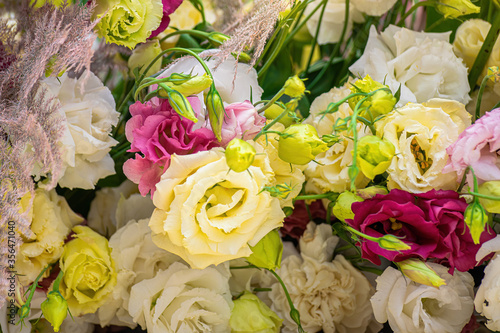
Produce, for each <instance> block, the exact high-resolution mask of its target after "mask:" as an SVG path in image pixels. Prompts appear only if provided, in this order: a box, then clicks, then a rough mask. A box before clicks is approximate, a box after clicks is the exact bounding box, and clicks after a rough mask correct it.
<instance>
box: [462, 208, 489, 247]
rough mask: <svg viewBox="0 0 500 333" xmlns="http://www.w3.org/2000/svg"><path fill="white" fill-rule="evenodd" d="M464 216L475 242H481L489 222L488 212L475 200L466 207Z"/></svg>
mask: <svg viewBox="0 0 500 333" xmlns="http://www.w3.org/2000/svg"><path fill="white" fill-rule="evenodd" d="M464 218H465V224H467V226H468V227H469V231H470V234H471V236H472V240H473V241H474V244H479V238H480V237H481V234H482V233H483V231H484V227H485V226H486V222H488V214H487V213H486V211H485V210H484V208H483V206H481V204H480V203H478V202H473V203H471V204H470V205H469V206H467V209H465V213H464Z"/></svg>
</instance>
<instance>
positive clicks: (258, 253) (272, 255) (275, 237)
mask: <svg viewBox="0 0 500 333" xmlns="http://www.w3.org/2000/svg"><path fill="white" fill-rule="evenodd" d="M250 249H251V250H252V254H251V255H250V256H249V257H248V258H247V261H248V262H249V263H251V264H252V265H255V266H257V267H260V268H267V269H271V270H274V269H276V268H280V266H281V256H282V255H283V243H282V242H281V237H280V235H279V232H278V229H274V230H272V231H271V232H269V233H268V234H267V235H265V236H264V238H262V239H261V240H260V241H259V242H258V243H257V244H255V246H250Z"/></svg>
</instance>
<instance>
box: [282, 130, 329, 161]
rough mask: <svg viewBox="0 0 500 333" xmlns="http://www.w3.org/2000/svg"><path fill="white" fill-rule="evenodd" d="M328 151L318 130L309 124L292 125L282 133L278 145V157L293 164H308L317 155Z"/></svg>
mask: <svg viewBox="0 0 500 333" xmlns="http://www.w3.org/2000/svg"><path fill="white" fill-rule="evenodd" d="M327 150H328V146H327V145H326V143H324V142H323V141H321V139H320V138H319V137H318V132H317V131H316V129H315V128H314V127H313V126H312V125H309V124H295V125H290V126H289V127H288V128H287V129H285V130H284V131H283V132H282V135H281V137H280V140H279V144H278V156H279V158H281V159H282V160H283V161H285V162H288V163H292V164H299V165H303V164H307V163H309V162H311V161H312V160H313V159H314V158H315V157H316V155H318V154H319V153H322V152H325V151H327Z"/></svg>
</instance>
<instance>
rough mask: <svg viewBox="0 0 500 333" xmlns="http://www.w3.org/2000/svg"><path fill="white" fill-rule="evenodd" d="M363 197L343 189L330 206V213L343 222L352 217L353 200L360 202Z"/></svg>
mask: <svg viewBox="0 0 500 333" xmlns="http://www.w3.org/2000/svg"><path fill="white" fill-rule="evenodd" d="M361 201H363V198H361V197H359V196H357V195H356V194H354V193H352V192H349V191H345V192H342V193H341V194H340V195H339V196H338V198H337V201H336V202H335V205H334V206H333V208H332V213H333V215H335V217H336V218H338V219H339V220H341V221H342V222H345V220H346V219H353V218H354V213H353V212H352V209H351V205H352V203H353V202H361Z"/></svg>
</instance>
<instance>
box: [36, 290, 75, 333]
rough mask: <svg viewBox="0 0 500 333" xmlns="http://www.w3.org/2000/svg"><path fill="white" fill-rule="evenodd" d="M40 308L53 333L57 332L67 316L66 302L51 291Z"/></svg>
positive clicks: (56, 292)
mask: <svg viewBox="0 0 500 333" xmlns="http://www.w3.org/2000/svg"><path fill="white" fill-rule="evenodd" d="M40 307H41V309H42V313H43V316H44V317H45V319H47V321H48V322H49V323H50V324H51V325H52V327H53V328H54V332H59V328H60V327H61V324H62V322H63V321H64V319H65V318H66V316H67V314H68V302H66V300H65V299H64V297H62V296H61V294H60V293H59V292H58V291H51V292H49V294H48V295H47V299H46V300H45V301H43V303H42V305H41V306H40Z"/></svg>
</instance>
